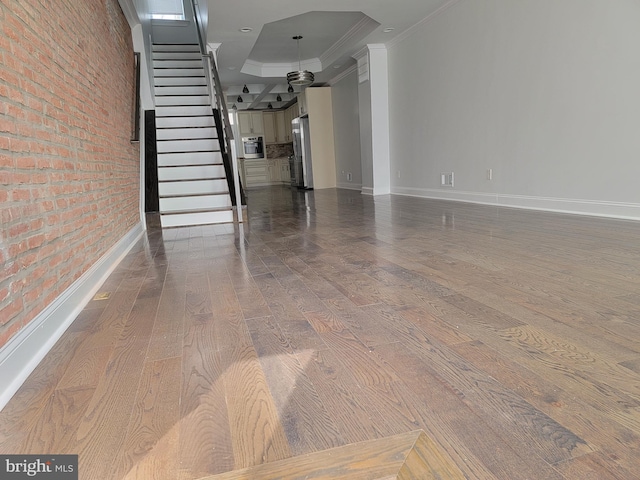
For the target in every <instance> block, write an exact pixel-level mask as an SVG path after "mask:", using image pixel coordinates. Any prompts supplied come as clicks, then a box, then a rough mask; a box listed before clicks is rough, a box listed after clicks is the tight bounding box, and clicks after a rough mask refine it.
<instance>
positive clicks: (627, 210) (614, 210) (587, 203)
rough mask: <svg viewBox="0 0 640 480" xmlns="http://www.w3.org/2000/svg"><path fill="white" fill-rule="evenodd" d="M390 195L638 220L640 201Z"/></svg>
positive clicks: (423, 192)
mask: <svg viewBox="0 0 640 480" xmlns="http://www.w3.org/2000/svg"><path fill="white" fill-rule="evenodd" d="M391 193H392V194H395V195H405V196H409V197H421V198H433V199H437V200H451V201H456V202H469V203H479V204H483V205H495V206H502V207H511V208H523V209H527V210H542V211H547V212H557V213H570V214H574V215H589V216H595V217H607V218H619V219H623V220H640V204H637V203H623V202H607V201H596V200H579V199H571V198H552V197H531V196H525V195H506V194H495V193H479V192H463V191H459V190H439V189H431V188H407V187H394V188H392V190H391Z"/></svg>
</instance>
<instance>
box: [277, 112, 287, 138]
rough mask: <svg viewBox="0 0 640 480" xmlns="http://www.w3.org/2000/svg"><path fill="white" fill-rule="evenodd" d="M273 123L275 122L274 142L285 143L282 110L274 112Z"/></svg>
mask: <svg viewBox="0 0 640 480" xmlns="http://www.w3.org/2000/svg"><path fill="white" fill-rule="evenodd" d="M275 120H276V122H275V124H276V142H277V143H286V142H287V140H286V133H287V131H286V129H285V123H284V110H280V111H279V112H276V113H275Z"/></svg>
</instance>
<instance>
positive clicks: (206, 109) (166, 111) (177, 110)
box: [156, 105, 213, 117]
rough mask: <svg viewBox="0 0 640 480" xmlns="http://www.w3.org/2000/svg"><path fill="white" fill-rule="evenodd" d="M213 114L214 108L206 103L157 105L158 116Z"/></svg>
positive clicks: (201, 115) (203, 115) (202, 115)
mask: <svg viewBox="0 0 640 480" xmlns="http://www.w3.org/2000/svg"><path fill="white" fill-rule="evenodd" d="M205 116H213V110H212V109H211V107H210V106H206V105H193V106H185V107H156V117H205Z"/></svg>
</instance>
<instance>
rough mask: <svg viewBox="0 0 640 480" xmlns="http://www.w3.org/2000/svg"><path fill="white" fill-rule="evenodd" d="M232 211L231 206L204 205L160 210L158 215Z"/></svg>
mask: <svg viewBox="0 0 640 480" xmlns="http://www.w3.org/2000/svg"><path fill="white" fill-rule="evenodd" d="M229 211H233V207H213V208H211V207H205V208H191V209H188V210H170V211H166V212H160V215H184V214H187V213H207V212H229Z"/></svg>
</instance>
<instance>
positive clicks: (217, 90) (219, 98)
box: [191, 0, 243, 223]
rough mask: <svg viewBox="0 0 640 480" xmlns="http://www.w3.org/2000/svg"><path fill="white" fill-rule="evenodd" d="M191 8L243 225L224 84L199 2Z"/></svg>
mask: <svg viewBox="0 0 640 480" xmlns="http://www.w3.org/2000/svg"><path fill="white" fill-rule="evenodd" d="M191 6H192V7H193V17H194V20H195V23H196V31H197V32H198V42H199V44H200V53H201V54H202V59H203V60H204V61H205V62H206V63H207V68H205V72H206V78H207V86H208V87H209V95H210V97H211V100H212V102H213V101H214V100H215V103H216V106H217V108H218V111H219V112H220V113H221V115H220V116H221V117H222V124H223V126H224V141H225V144H226V150H227V155H228V156H229V158H230V159H231V165H232V171H233V179H234V180H233V185H234V196H235V204H236V208H237V218H238V222H239V223H242V221H243V218H242V193H241V190H240V174H239V169H238V160H237V159H236V157H235V156H234V155H233V151H232V150H231V141H232V140H233V138H234V137H233V129H232V128H231V123H230V122H229V110H228V109H227V102H226V100H225V98H224V94H223V90H222V84H221V83H220V76H219V75H218V68H217V66H216V61H215V58H214V57H213V53H211V52H207V51H206V45H205V41H204V38H203V32H202V31H201V25H202V24H201V22H200V19H199V18H198V15H199V13H200V9H199V7H198V2H197V0H191Z"/></svg>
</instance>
